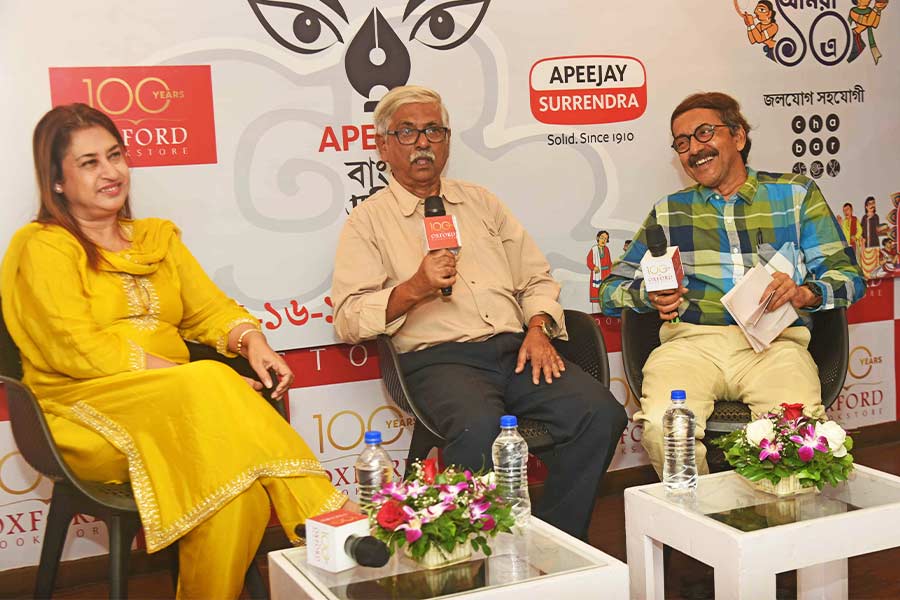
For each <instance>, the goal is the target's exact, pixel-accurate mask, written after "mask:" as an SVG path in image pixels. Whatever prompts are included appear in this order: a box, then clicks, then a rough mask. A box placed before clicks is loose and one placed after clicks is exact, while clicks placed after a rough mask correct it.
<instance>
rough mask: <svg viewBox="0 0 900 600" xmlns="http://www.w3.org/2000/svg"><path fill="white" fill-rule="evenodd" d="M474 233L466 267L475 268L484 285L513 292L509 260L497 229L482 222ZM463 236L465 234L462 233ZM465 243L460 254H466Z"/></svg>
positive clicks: (464, 241) (490, 224)
mask: <svg viewBox="0 0 900 600" xmlns="http://www.w3.org/2000/svg"><path fill="white" fill-rule="evenodd" d="M475 229H476V231H475V232H474V235H473V236H472V237H473V238H474V239H472V244H473V245H474V248H473V250H474V251H475V252H473V253H472V254H471V255H469V256H467V257H466V258H468V259H469V260H467V261H466V262H467V265H466V267H468V268H472V267H474V268H476V269H477V270H478V272H479V278H480V279H481V280H482V281H483V282H484V284H485V285H488V286H495V285H499V286H500V287H502V288H503V289H504V290H506V291H508V292H512V291H513V288H514V286H513V281H512V274H511V272H510V264H509V259H508V258H507V256H506V251H505V249H504V248H503V239H502V238H501V236H500V230H499V228H498V227H497V226H496V225H494V224H493V223H490V222H488V221H484V220H483V221H482V222H481V226H480V227H476V228H475ZM463 234H464V235H465V232H463ZM466 245H467V241H466V240H465V239H464V240H463V248H462V250H461V251H460V252H461V253H463V252H466Z"/></svg>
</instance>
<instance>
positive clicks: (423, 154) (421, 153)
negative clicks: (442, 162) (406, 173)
mask: <svg viewBox="0 0 900 600" xmlns="http://www.w3.org/2000/svg"><path fill="white" fill-rule="evenodd" d="M420 158H427V159H428V160H430V161H431V162H434V159H435V156H434V152H432V151H431V150H416V151H415V152H413V153H412V154H410V155H409V162H410V164H412V163H414V162H416V161H417V160H419V159H420Z"/></svg>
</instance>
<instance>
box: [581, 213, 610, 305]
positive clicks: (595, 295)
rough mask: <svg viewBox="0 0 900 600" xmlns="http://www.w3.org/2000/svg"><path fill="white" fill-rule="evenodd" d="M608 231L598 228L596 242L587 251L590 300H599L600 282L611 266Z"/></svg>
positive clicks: (605, 276)
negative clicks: (589, 271)
mask: <svg viewBox="0 0 900 600" xmlns="http://www.w3.org/2000/svg"><path fill="white" fill-rule="evenodd" d="M608 243H609V232H608V231H606V230H602V229H601V230H600V231H598V232H597V243H596V244H594V245H593V246H591V249H590V250H589V251H588V253H587V259H586V260H587V267H588V269H590V270H591V292H590V300H591V302H597V303H599V302H600V282H601V281H603V280H604V279H606V278H607V277H608V276H609V270H610V268H612V255H611V254H610V251H609V247H608V246H607V244H608Z"/></svg>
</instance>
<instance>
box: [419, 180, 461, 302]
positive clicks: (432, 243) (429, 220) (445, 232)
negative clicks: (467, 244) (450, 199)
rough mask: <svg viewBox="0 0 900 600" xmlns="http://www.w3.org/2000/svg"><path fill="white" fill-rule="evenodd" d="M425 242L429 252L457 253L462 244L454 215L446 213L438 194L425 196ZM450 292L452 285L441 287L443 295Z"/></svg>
mask: <svg viewBox="0 0 900 600" xmlns="http://www.w3.org/2000/svg"><path fill="white" fill-rule="evenodd" d="M425 244H426V246H427V248H428V251H429V252H432V251H434V250H444V249H446V250H450V251H451V252H453V254H458V253H459V249H460V247H461V246H462V239H461V237H460V235H459V228H458V227H457V224H456V217H455V216H453V215H448V214H447V211H446V210H445V209H444V200H443V199H442V198H441V197H440V196H429V197H427V198H425ZM452 293H453V288H452V287H445V288H441V294H443V295H444V296H449V295H451V294H452Z"/></svg>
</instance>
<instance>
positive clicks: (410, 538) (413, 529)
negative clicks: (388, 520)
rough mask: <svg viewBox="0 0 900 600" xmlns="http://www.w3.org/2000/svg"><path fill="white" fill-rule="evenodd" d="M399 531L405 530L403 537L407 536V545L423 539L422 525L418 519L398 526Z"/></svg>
mask: <svg viewBox="0 0 900 600" xmlns="http://www.w3.org/2000/svg"><path fill="white" fill-rule="evenodd" d="M397 529H400V530H403V535H404V536H406V543H408V544H412V543H413V542H415V541H416V540H418V539H419V538H420V537H422V523H421V521H419V520H418V519H415V520H413V521H410V522H409V523H404V524H402V525H397Z"/></svg>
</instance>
